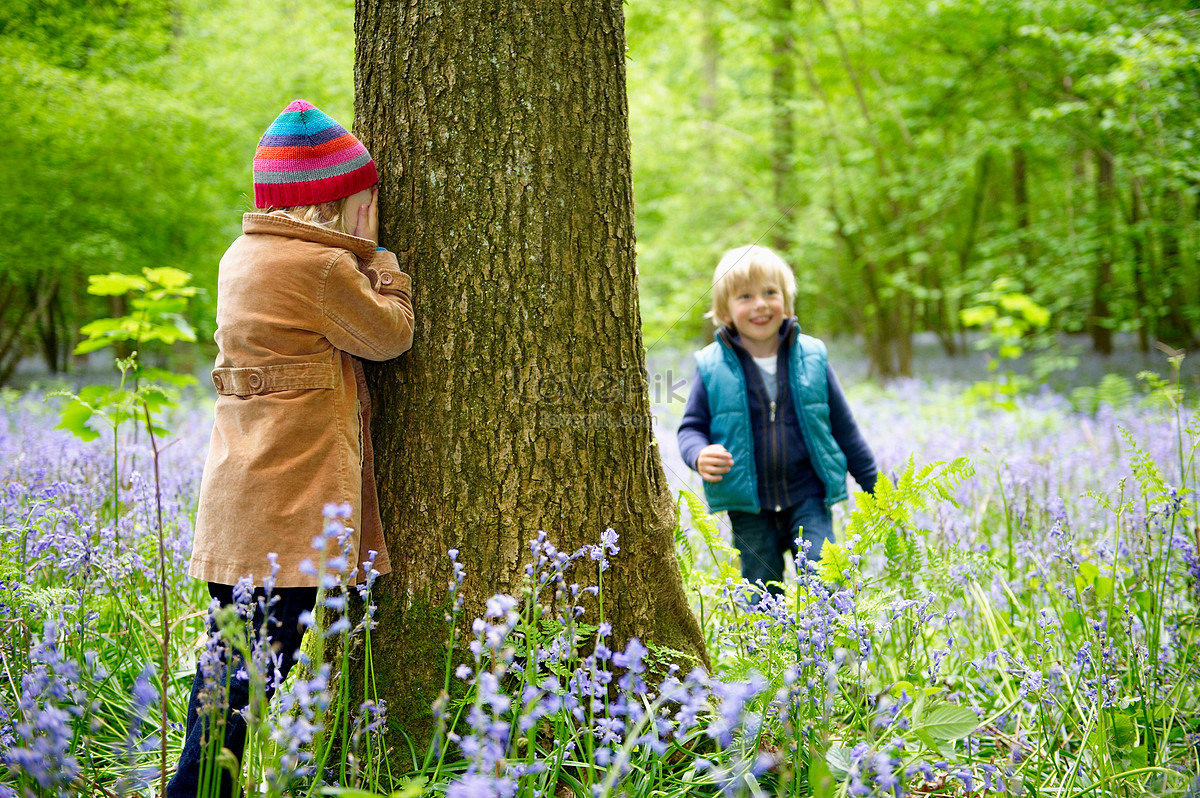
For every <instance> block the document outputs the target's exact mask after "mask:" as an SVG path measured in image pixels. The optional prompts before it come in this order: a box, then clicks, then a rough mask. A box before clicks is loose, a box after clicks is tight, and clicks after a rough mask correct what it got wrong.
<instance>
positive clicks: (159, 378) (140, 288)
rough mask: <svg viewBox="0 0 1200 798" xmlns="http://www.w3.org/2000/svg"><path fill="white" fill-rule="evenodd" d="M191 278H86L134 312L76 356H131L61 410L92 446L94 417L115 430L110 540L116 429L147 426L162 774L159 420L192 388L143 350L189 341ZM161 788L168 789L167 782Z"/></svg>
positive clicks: (166, 652) (153, 273)
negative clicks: (118, 352)
mask: <svg viewBox="0 0 1200 798" xmlns="http://www.w3.org/2000/svg"><path fill="white" fill-rule="evenodd" d="M191 279H192V276H191V275H190V274H188V273H187V272H184V271H181V270H179V269H174V268H171V267H169V266H168V267H162V268H157V269H144V270H143V272H142V275H141V276H139V275H135V274H122V273H120V272H112V273H110V274H100V275H91V276H90V277H89V278H88V293H90V294H95V295H96V296H130V295H132V297H131V299H130V302H129V304H130V306H131V307H132V310H131V311H130V312H129V313H128V314H126V315H124V316H117V317H113V318H103V319H96V320H95V321H92V322H89V323H88V324H85V325H84V326H83V327H82V328H81V329H80V333H82V334H83V335H84V336H85V337H84V339H83V340H82V341H80V342H79V344H78V345H77V346H76V347H75V354H77V355H83V354H88V353H90V352H95V351H98V350H101V349H104V348H106V347H109V346H114V345H117V344H128V345H129V346H130V349H131V351H130V353H129V355H128V356H126V357H116V358H115V359H114V363H115V365H116V368H117V370H118V372H120V375H121V377H120V380H119V381H118V382H117V385H116V387H113V386H109V385H89V386H87V387H84V388H82V389H80V391H79V392H78V393H67V394H66V395H67V396H69V397H70V402H68V403H67V405H66V407H64V408H63V410H62V413H61V416H60V420H59V424H58V427H59V428H60V429H65V430H68V431H70V432H71V433H73V434H74V435H77V436H78V437H80V438H82V439H83V440H85V441H92V440H95V439H96V438H98V437H100V432H99V430H98V429H96V428H95V427H93V426H92V425H91V422H92V420H93V419H98V420H99V421H100V422H101V423H102V424H104V425H105V426H107V427H108V428H109V429H111V430H112V446H113V450H112V451H113V462H112V496H111V502H112V518H113V535H114V538H113V539H114V540H115V541H116V542H117V544H118V545H119V544H120V537H119V536H118V535H119V532H118V528H119V520H120V515H121V507H120V504H121V502H120V434H119V433H120V428H121V425H122V424H123V423H124V422H126V421H129V420H138V416H139V415H140V416H141V419H140V421H141V423H143V424H145V427H146V432H147V434H148V435H149V436H150V446H151V450H152V451H153V454H154V500H155V518H156V525H155V527H156V530H157V533H158V557H157V567H158V589H159V596H158V599H159V615H160V617H159V622H160V624H161V640H160V641H159V642H160V651H161V671H160V678H161V680H162V682H161V689H162V694H161V695H162V700H160V701H159V710H160V717H159V725H160V728H159V732H160V734H159V739H160V755H161V759H160V767H161V772H162V773H164V774H165V773H166V762H167V734H166V731H167V701H166V696H167V686H168V683H169V679H170V667H169V666H170V639H171V623H170V621H169V618H168V597H167V585H168V584H169V580H168V578H167V576H168V575H167V555H166V543H165V540H164V532H163V507H162V479H161V474H160V470H159V465H160V463H159V455H160V454H161V453H162V448H161V446H160V443H159V441H160V438H162V437H165V436H167V435H169V434H170V431H169V430H168V429H167V428H166V427H165V426H163V425H162V424H161V423H160V418H161V415H162V414H163V413H164V412H165V411H167V410H169V409H170V408H173V407H175V406H176V405H177V404H178V402H179V395H178V389H180V388H182V387H184V386H186V385H190V384H192V383H194V382H195V380H194V378H192V377H191V376H190V375H187V374H173V373H172V372H170V371H168V370H166V369H161V368H150V367H147V366H146V365H145V364H144V361H143V358H142V351H143V348H144V347H146V346H147V345H150V344H158V345H161V346H165V347H170V346H171V345H173V344H175V343H176V342H178V341H184V342H187V343H194V342H195V340H196V333H195V331H193V330H192V327H191V325H189V324H188V323H187V321H186V313H187V306H188V301H189V300H190V299H191V298H192V297H193V296H195V295H196V293H197V291H198V290H199V289H197V288H196V287H195V286H193V285H190V284H189V283H190V282H191ZM163 778H164V782H163V785H164V787H165V783H166V782H165V776H164V777H163Z"/></svg>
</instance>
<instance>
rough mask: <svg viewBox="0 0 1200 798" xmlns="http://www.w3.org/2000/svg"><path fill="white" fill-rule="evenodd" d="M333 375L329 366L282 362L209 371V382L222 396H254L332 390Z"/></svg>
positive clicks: (332, 367) (333, 372) (333, 370)
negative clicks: (277, 392) (210, 373)
mask: <svg viewBox="0 0 1200 798" xmlns="http://www.w3.org/2000/svg"><path fill="white" fill-rule="evenodd" d="M337 376H338V375H337V371H336V370H335V369H334V364H333V363H283V364H280V365H277V366H255V367H253V368H237V369H233V368H224V369H213V372H212V381H213V385H214V386H215V387H216V389H217V393H219V394H221V395H222V396H254V395H256V394H263V393H272V392H274V391H295V390H309V389H319V388H336V387H337Z"/></svg>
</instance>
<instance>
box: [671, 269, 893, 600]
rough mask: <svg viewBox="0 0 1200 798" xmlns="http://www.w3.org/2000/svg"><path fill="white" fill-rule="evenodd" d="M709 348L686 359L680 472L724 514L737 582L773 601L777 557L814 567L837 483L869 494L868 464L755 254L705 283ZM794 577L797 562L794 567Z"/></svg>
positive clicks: (784, 275) (821, 368)
mask: <svg viewBox="0 0 1200 798" xmlns="http://www.w3.org/2000/svg"><path fill="white" fill-rule="evenodd" d="M712 293H713V305H712V311H711V314H710V315H711V316H712V318H713V319H714V320H716V321H718V322H720V323H721V324H722V325H723V326H721V327H720V328H719V329H718V330H717V332H716V336H715V337H716V340H715V341H714V342H713V343H711V344H709V345H708V346H706V347H705V348H704V349H702V350H700V351H699V352H697V353H696V364H697V366H698V367H699V369H698V372H699V373H698V379H697V380H696V381H695V383H694V387H693V389H692V393H691V395H690V396H689V397H688V404H687V409H686V411H685V412H684V417H683V422H682V423H681V424H680V425H679V433H678V434H679V451H680V453H681V454H682V455H683V459H684V462H686V463H687V464H688V465H689V466H690V467H691V468H693V469H695V470H696V471H698V472H699V473H700V476H701V477H703V478H704V495H705V498H706V499H707V500H708V505H709V509H710V510H711V511H712V512H714V513H715V512H719V511H721V510H727V511H728V512H729V521H730V523H731V524H732V525H733V543H734V545H735V546H736V547H737V549H738V551H739V552H741V560H742V576H743V577H744V578H745V579H746V580H748V581H749V582H750V583H751V584H756V583H759V582H761V583H762V584H763V585H765V586H766V587H767V589H768V590H769V591H771V592H772V593H776V594H778V593H781V592H782V590H781V588H780V587H779V586H778V585H777V584H771V583H778V582H779V581H781V580H782V579H783V553H784V552H785V551H791V552H792V556H793V558H795V557H796V556H797V554H798V550H797V545H796V537H797V532H798V529H799V528H800V527H801V526H802V527H803V528H804V540H805V541H806V543H808V544H810V548H809V549H808V551H807V553H806V556H807V558H808V559H810V560H816V559H818V558H819V557H820V556H821V546H822V544H823V543H824V542H825V541H826V540H832V539H833V521H832V517H831V516H830V513H829V510H830V508H831V507H832V506H833V505H834V504H837V503H838V502H840V501H843V500H845V499H846V497H847V491H846V473H847V471H849V473H851V474H853V475H854V479H855V480H856V481H857V482H858V484H859V485H860V486H861V487H862V488H863V489H864V490H867V491H873V490H874V488H875V478H876V466H875V456H874V455H873V454H872V453H871V449H870V447H869V446H867V442H866V441H865V440H863V437H862V434H861V433H860V432H859V430H858V425H857V424H855V423H854V416H853V415H852V414H851V412H850V406H849V405H848V404H847V403H846V397H845V395H844V394H843V393H842V388H841V385H840V384H839V383H838V380H837V377H836V376H835V375H834V373H833V369H832V368H830V366H829V359H828V355H827V352H826V349H825V344H823V343H822V342H821V341H819V340H817V339H816V338H812V337H810V336H807V335H803V334H801V333H800V325H799V324H798V323H797V322H796V319H795V317H794V316H793V315H792V313H793V307H794V304H795V299H796V278H795V276H794V275H793V274H792V271H791V269H789V268H788V265H787V264H786V263H784V262H783V259H781V258H780V257H779V256H778V255H776V254H775V253H774V252H772V251H771V250H769V249H767V248H766V247H759V246H748V247H740V248H738V249H732V250H730V251H729V252H726V253H725V255H724V257H722V258H721V262H720V263H719V264H718V265H717V270H716V272H715V273H714V274H713V292H712ZM797 567H798V568H799V567H801V566H800V562H799V561H797Z"/></svg>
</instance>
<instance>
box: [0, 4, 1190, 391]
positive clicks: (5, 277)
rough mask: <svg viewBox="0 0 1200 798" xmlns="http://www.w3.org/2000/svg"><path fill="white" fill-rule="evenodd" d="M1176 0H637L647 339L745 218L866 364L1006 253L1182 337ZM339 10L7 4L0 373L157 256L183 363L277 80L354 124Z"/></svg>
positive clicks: (901, 365)
mask: <svg viewBox="0 0 1200 798" xmlns="http://www.w3.org/2000/svg"><path fill="white" fill-rule="evenodd" d="M1191 6H1192V4H1190V3H1186V2H1177V3H1173V2H1158V3H1152V4H1143V3H1125V2H1107V1H1105V2H1081V1H1080V0H1066V1H1065V2H1064V1H1063V0H1053V1H1051V0H993V2H988V3H984V2H981V1H978V0H955V1H954V2H949V1H945V2H944V1H942V0H933V2H913V1H910V0H897V1H895V2H881V1H880V0H814V1H813V2H793V0H772V1H771V2H768V3H752V2H745V1H744V0H699V2H683V1H682V0H653V1H651V0H634V2H631V3H629V4H628V5H627V6H626V16H627V36H628V52H627V57H628V62H627V67H628V92H629V104H630V128H631V130H630V134H631V138H632V143H633V158H634V170H635V175H634V178H635V180H634V182H635V193H636V215H637V235H638V255H639V272H640V295H641V297H640V298H641V309H642V322H643V327H644V334H645V338H646V343H647V345H648V346H649V348H650V349H651V350H653V349H654V348H655V346H661V345H664V344H667V345H674V346H680V345H691V343H692V342H693V341H695V342H699V341H701V340H703V338H704V337H705V336H706V333H705V330H706V324H707V323H706V322H705V320H704V319H703V316H702V314H703V312H704V310H706V309H707V307H708V304H709V300H708V297H707V289H708V285H709V281H710V280H711V270H712V267H713V266H714V264H715V262H716V260H717V258H718V257H719V255H720V253H721V251H723V250H724V249H725V248H728V247H732V246H737V245H741V244H744V243H747V242H751V241H758V242H761V243H764V244H768V245H770V246H773V247H775V248H776V249H778V250H780V251H781V252H783V253H784V254H785V256H786V257H787V259H788V260H789V261H790V262H791V263H792V264H793V265H794V266H795V269H796V272H797V277H798V280H799V286H800V291H799V297H798V301H797V312H798V314H799V316H800V318H801V321H802V322H803V324H804V325H805V328H806V330H808V331H810V332H813V333H814V334H817V335H820V336H822V337H831V338H836V337H839V336H843V337H844V336H848V335H853V336H854V339H855V340H857V341H858V342H860V345H861V346H862V347H865V353H866V355H867V359H868V362H869V371H870V373H871V374H873V375H875V376H879V377H889V376H893V375H904V374H911V373H913V371H914V365H913V341H914V340H936V341H937V344H938V346H939V347H940V348H941V350H942V351H943V352H944V353H946V354H948V355H959V354H961V353H963V351H964V350H965V349H967V348H969V347H967V338H966V337H965V336H964V331H963V325H962V319H961V316H960V310H962V309H963V308H968V307H972V306H977V305H978V304H979V302H980V301H986V297H987V296H988V294H987V292H988V291H989V290H990V289H992V287H993V285H994V282H995V280H997V278H1007V282H1005V283H1003V284H1002V289H1003V290H1004V291H1007V292H1010V293H1019V294H1022V295H1025V296H1028V297H1029V298H1031V299H1032V300H1033V301H1035V302H1036V303H1038V304H1039V305H1041V306H1043V307H1045V308H1046V309H1047V310H1049V311H1050V317H1049V321H1048V322H1046V323H1045V324H1043V325H1036V324H1035V325H1029V326H1030V329H1029V330H1027V331H1026V332H1027V333H1032V332H1038V333H1040V334H1042V335H1043V336H1045V335H1051V334H1055V333H1067V334H1080V335H1083V336H1085V337H1084V338H1082V339H1081V340H1082V341H1084V342H1085V343H1086V347H1087V348H1089V349H1091V350H1093V351H1095V352H1097V353H1100V354H1105V353H1107V352H1109V351H1110V350H1111V349H1112V347H1113V340H1114V335H1117V336H1118V339H1119V340H1121V341H1129V342H1130V343H1131V344H1132V346H1134V347H1136V348H1139V349H1141V350H1142V351H1150V350H1151V349H1152V348H1153V346H1154V344H1155V342H1156V341H1161V342H1163V343H1165V344H1167V345H1169V346H1171V347H1175V348H1182V349H1187V348H1191V347H1193V346H1194V345H1195V343H1196V340H1197V334H1198V333H1200V301H1198V299H1200V298H1198V296H1197V293H1198V291H1200V267H1198V266H1197V257H1196V255H1197V247H1198V246H1200V240H1198V235H1197V229H1198V225H1197V221H1198V218H1200V157H1198V152H1197V144H1198V139H1200V124H1198V121H1197V120H1198V117H1200V11H1197V10H1196V9H1194V8H1192V7H1191ZM353 21H354V9H353V3H351V2H348V1H347V0H306V2H291V1H290V0H286V1H284V2H272V3H234V2H226V1H225V0H129V2H122V3H107V2H95V3H83V4H81V3H78V2H74V1H73V0H50V1H49V2H40V1H38V2H34V0H12V1H11V2H6V3H5V4H4V6H3V8H2V9H0V112H2V114H3V118H4V119H5V120H6V125H5V129H6V133H7V138H8V141H7V142H6V143H5V146H4V147H2V148H0V181H2V182H3V185H4V187H5V189H4V191H3V192H0V384H3V383H5V382H7V381H10V380H11V379H13V377H14V373H15V369H16V367H17V365H18V363H22V364H23V365H22V369H23V370H28V369H31V368H32V369H35V370H37V371H46V370H49V371H51V372H63V371H71V370H73V369H75V370H78V369H79V368H81V367H82V364H79V363H75V364H73V363H72V355H71V351H72V348H73V346H74V344H75V342H76V340H77V336H78V332H77V331H78V329H79V327H80V325H81V324H82V323H83V322H85V321H87V320H89V319H91V318H95V317H96V316H99V315H110V313H111V315H120V313H121V312H122V310H123V309H122V308H120V307H108V306H107V305H106V304H105V303H109V302H112V303H119V302H120V301H121V300H120V299H119V298H111V299H110V298H103V297H93V296H90V295H88V294H87V292H86V287H87V276H88V275H89V274H100V273H107V272H110V271H125V272H133V273H137V272H140V271H141V270H142V269H143V268H144V267H156V266H164V265H169V266H174V267H177V268H180V269H183V270H185V271H188V272H190V273H192V274H193V275H194V277H195V280H194V282H195V284H197V285H198V286H200V287H201V288H203V289H206V291H205V293H203V294H202V295H201V296H200V297H199V299H198V301H195V302H193V303H192V306H191V309H190V311H189V312H190V313H191V319H190V322H191V324H192V325H193V326H194V327H195V328H196V332H197V335H198V340H199V341H200V342H201V343H200V344H199V345H198V346H197V347H194V348H193V349H192V350H190V351H186V352H185V351H183V350H177V353H176V355H175V356H174V357H176V358H177V359H181V360H182V362H175V363H172V364H171V365H173V366H174V367H176V368H183V369H185V370H200V369H203V368H205V367H206V365H207V362H208V358H209V356H210V355H211V351H210V349H211V346H212V345H211V340H212V339H211V333H212V324H213V322H212V319H213V303H214V301H215V290H214V289H215V279H216V268H217V262H218V260H219V257H220V255H221V253H222V252H223V251H224V249H225V247H226V246H227V245H228V243H229V242H230V240H232V239H233V238H234V237H235V236H236V235H237V234H238V232H239V227H240V224H239V223H240V213H241V212H242V211H245V210H248V209H249V206H250V204H251V203H250V201H249V192H250V188H251V182H250V166H249V165H250V161H251V158H252V156H253V151H254V146H255V144H256V142H257V139H258V137H259V135H260V134H261V132H262V130H263V129H265V127H266V126H267V125H268V124H269V123H270V121H271V120H272V119H273V118H274V116H275V115H276V114H277V113H278V111H279V110H280V109H281V108H282V107H283V106H284V105H285V104H286V103H287V102H288V101H289V100H291V99H293V98H294V97H300V96H302V97H305V98H306V99H308V100H310V101H312V102H313V103H315V104H316V105H317V106H319V107H321V108H322V109H324V110H326V111H327V112H329V113H330V114H332V115H333V116H334V117H336V118H338V119H340V120H342V121H343V122H345V123H347V124H349V122H350V120H351V118H352V107H353V80H352V69H353ZM501 121H502V120H497V124H500V123H501ZM981 297H983V300H981ZM922 333H924V334H925V335H923V336H922V335H921V334H922ZM1122 334H1127V335H1125V336H1124V337H1121V335H1122ZM914 336H916V338H914ZM192 361H194V362H192ZM39 362H40V365H39ZM918 370H919V369H918Z"/></svg>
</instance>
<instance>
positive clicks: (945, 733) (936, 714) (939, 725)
mask: <svg viewBox="0 0 1200 798" xmlns="http://www.w3.org/2000/svg"><path fill="white" fill-rule="evenodd" d="M978 727H979V718H978V717H977V716H976V715H975V713H974V712H972V711H971V710H969V709H967V708H966V707H958V706H941V707H938V708H936V709H934V710H932V711H931V712H930V713H929V714H928V715H926V716H925V718H924V719H923V720H922V721H921V723H920V725H919V726H918V727H917V728H919V729H920V730H921V731H924V732H927V733H928V734H929V736H931V737H933V738H934V739H935V740H945V741H949V740H959V739H962V738H963V737H966V736H967V735H968V734H970V733H971V732H973V731H975V729H976V728H978Z"/></svg>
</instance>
